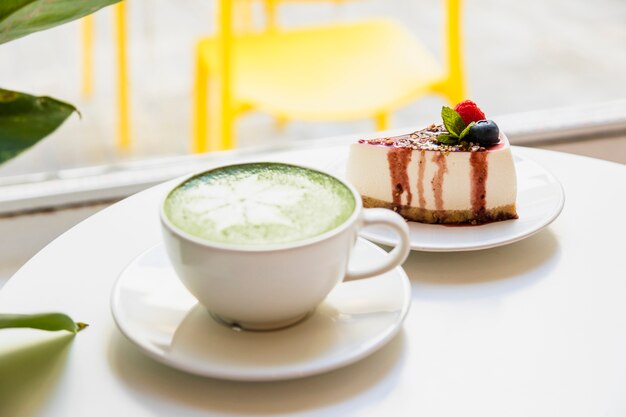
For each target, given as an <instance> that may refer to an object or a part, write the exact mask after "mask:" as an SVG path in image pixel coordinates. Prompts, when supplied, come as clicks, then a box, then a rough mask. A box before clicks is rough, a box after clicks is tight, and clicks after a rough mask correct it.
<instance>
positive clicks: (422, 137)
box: [358, 100, 500, 153]
mask: <svg viewBox="0 0 626 417" xmlns="http://www.w3.org/2000/svg"><path fill="white" fill-rule="evenodd" d="M457 109H459V110H457ZM441 118H442V119H443V124H434V123H433V124H431V125H430V126H428V127H426V128H424V129H421V130H417V131H415V132H413V133H410V134H407V135H400V136H393V137H385V138H376V139H360V140H359V141H358V142H359V143H367V144H370V145H379V146H387V147H391V148H408V149H411V150H414V151H417V150H420V151H440V152H444V153H449V152H482V151H485V150H487V148H488V147H490V146H493V145H497V144H498V143H499V142H500V137H499V129H498V126H497V125H496V124H495V123H494V122H493V121H492V120H485V114H484V113H483V112H482V111H481V110H480V109H479V108H478V106H476V103H474V102H473V101H471V100H466V101H463V102H461V103H459V104H457V105H456V106H455V108H454V109H452V108H450V107H446V106H443V107H442V108H441ZM477 118H481V119H478V120H475V119H477ZM466 119H467V120H470V122H469V123H468V122H466Z"/></svg>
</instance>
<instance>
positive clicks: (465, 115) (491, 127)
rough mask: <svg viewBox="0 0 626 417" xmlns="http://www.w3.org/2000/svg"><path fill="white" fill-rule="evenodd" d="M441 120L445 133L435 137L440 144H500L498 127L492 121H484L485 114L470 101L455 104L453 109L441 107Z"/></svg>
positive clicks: (486, 145)
mask: <svg viewBox="0 0 626 417" xmlns="http://www.w3.org/2000/svg"><path fill="white" fill-rule="evenodd" d="M441 118H442V119H443V124H444V126H445V128H446V130H447V133H443V134H441V135H439V136H438V137H437V140H438V141H439V142H440V143H443V144H445V145H456V144H462V143H464V142H469V143H477V144H478V145H479V146H480V147H488V146H493V145H496V144H498V143H499V142H500V129H498V125H496V124H495V123H494V122H493V121H492V120H485V119H486V116H485V113H483V112H482V110H480V109H479V108H478V106H477V105H476V103H474V102H473V101H471V100H466V101H463V102H461V103H459V104H457V105H456V106H455V107H454V109H451V108H450V107H446V106H444V107H442V108H441Z"/></svg>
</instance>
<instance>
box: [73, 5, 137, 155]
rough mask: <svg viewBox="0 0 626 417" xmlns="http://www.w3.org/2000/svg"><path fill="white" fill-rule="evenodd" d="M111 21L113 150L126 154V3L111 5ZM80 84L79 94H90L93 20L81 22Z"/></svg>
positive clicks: (128, 135) (128, 141) (128, 133)
mask: <svg viewBox="0 0 626 417" xmlns="http://www.w3.org/2000/svg"><path fill="white" fill-rule="evenodd" d="M113 12H114V21H115V47H116V56H117V67H116V73H117V140H116V143H117V147H118V149H120V150H122V151H127V150H128V149H129V148H130V145H131V126H130V104H129V102H130V93H129V85H128V65H127V61H126V2H124V1H122V2H120V3H117V4H115V5H114V6H113ZM81 29H82V49H83V54H82V55H83V60H82V65H83V82H82V93H83V95H85V96H89V95H91V94H92V93H93V73H94V71H93V33H94V17H93V15H88V16H85V17H84V18H83V19H82V28H81Z"/></svg>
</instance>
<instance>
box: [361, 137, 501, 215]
mask: <svg viewBox="0 0 626 417" xmlns="http://www.w3.org/2000/svg"><path fill="white" fill-rule="evenodd" d="M444 132H445V130H444V129H443V128H442V127H441V126H436V125H431V126H429V127H428V128H426V129H423V130H420V131H417V132H414V133H411V134H408V135H402V136H395V137H390V138H378V139H370V140H365V139H361V140H359V143H368V144H370V145H378V146H385V147H387V148H389V150H388V152H387V161H388V164H389V172H390V176H391V192H392V201H393V206H394V208H400V206H402V205H406V206H409V205H410V204H411V200H412V197H413V196H412V194H411V188H410V184H409V173H408V166H409V163H410V162H411V155H412V151H414V150H420V151H421V152H420V159H419V161H418V167H417V169H418V171H417V194H418V204H419V207H420V208H424V207H425V206H426V199H425V198H424V180H425V178H424V176H425V174H424V171H425V166H426V152H425V151H437V152H436V153H435V154H434V155H433V159H432V161H433V162H434V163H435V164H437V171H436V172H435V175H434V177H433V178H432V180H431V186H432V190H433V194H434V196H435V208H436V210H444V201H443V183H444V177H445V174H446V173H447V172H448V167H447V158H446V156H447V155H448V153H450V152H470V166H471V174H470V175H471V181H472V185H471V204H472V210H473V211H474V215H475V216H476V217H477V218H480V217H483V215H484V213H485V210H486V203H487V172H488V169H487V168H488V160H487V158H488V155H489V152H486V151H487V149H486V148H484V147H481V146H477V145H473V144H470V145H471V146H469V147H466V148H463V147H460V146H458V145H455V146H447V145H442V144H440V143H439V142H438V141H437V140H436V137H437V136H438V135H439V134H441V133H444ZM502 146H504V145H503V142H502V140H501V141H500V143H499V144H497V145H495V146H491V147H489V150H496V149H498V148H500V147H502ZM404 194H406V203H405V204H402V200H403V199H402V196H403V195H404Z"/></svg>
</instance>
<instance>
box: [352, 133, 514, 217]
mask: <svg viewBox="0 0 626 417" xmlns="http://www.w3.org/2000/svg"><path fill="white" fill-rule="evenodd" d="M462 127H463V126H461V128H462ZM468 130H469V128H468ZM449 137H450V134H449V132H448V130H446V128H445V127H444V126H443V125H435V124H433V125H431V126H429V127H427V128H425V129H422V130H418V131H416V132H413V133H410V134H407V135H402V136H395V137H388V138H379V139H371V140H359V141H358V143H354V144H352V145H351V146H350V154H349V159H348V167H347V175H348V180H349V181H350V182H352V184H354V186H355V187H356V188H357V190H358V191H359V193H360V194H361V196H362V198H363V205H364V207H383V208H388V209H392V210H394V211H396V212H398V213H399V214H401V215H402V216H403V217H404V218H406V219H407V220H411V221H416V222H421V223H446V224H483V223H489V222H495V221H501V220H509V219H516V218H517V217H518V216H517V212H516V209H515V200H516V196H517V183H516V175H515V166H514V163H513V157H512V155H511V147H510V145H509V141H508V139H507V137H506V136H505V135H504V134H503V133H502V132H499V131H498V132H496V134H495V138H494V140H492V143H493V142H495V143H493V144H490V145H489V146H483V145H481V144H480V143H473V142H470V141H468V140H463V139H460V140H458V141H457V143H453V144H450V142H451V141H450V140H448V138H449ZM470 137H471V136H470ZM446 142H447V143H448V144H446Z"/></svg>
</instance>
